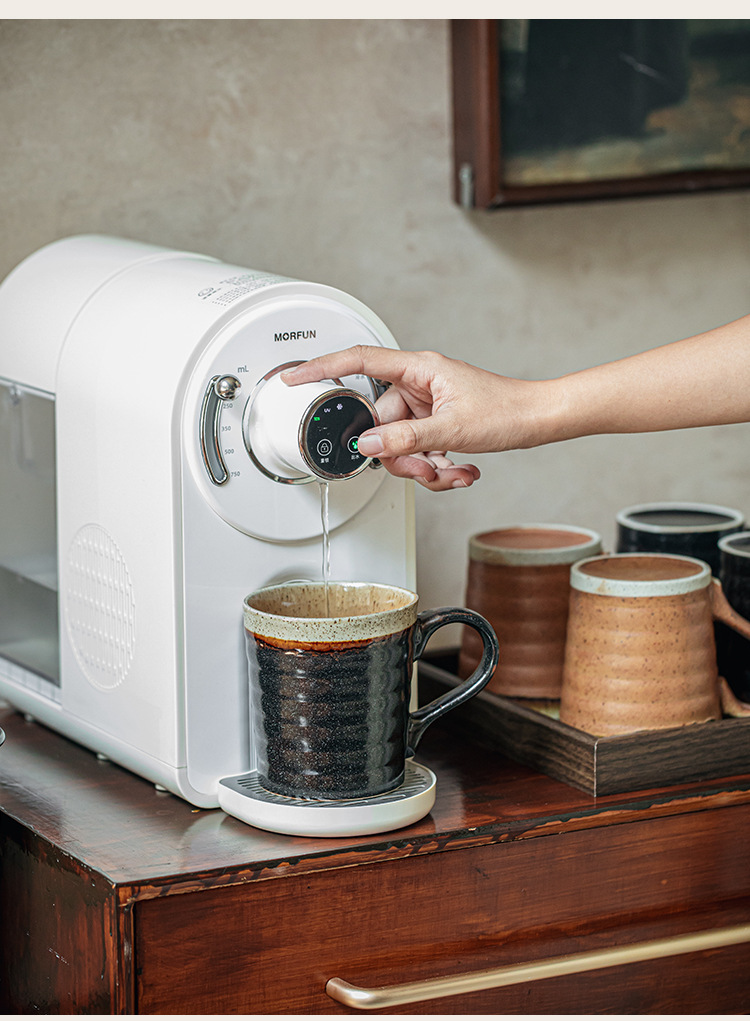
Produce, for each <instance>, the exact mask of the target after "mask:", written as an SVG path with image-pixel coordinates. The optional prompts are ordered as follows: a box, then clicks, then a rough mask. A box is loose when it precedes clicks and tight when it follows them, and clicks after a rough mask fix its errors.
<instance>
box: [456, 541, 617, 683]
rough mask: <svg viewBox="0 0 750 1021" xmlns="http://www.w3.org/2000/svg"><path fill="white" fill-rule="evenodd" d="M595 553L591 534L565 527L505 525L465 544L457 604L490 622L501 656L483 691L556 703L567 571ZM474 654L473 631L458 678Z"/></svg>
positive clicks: (597, 547)
mask: <svg viewBox="0 0 750 1021" xmlns="http://www.w3.org/2000/svg"><path fill="white" fill-rule="evenodd" d="M601 548H602V546H601V538H600V536H599V535H598V534H597V533H596V532H592V531H590V530H589V529H587V528H578V527H575V526H572V525H552V524H525V525H513V526H508V527H505V528H497V529H494V530H493V531H489V532H482V533H480V534H478V535H473V536H472V537H471V539H470V540H469V567H468V577H467V582H466V598H465V605H466V606H467V607H468V608H469V609H471V610H474V611H475V612H476V613H481V614H482V616H483V617H485V618H486V619H487V620H488V621H489V622H490V624H491V625H492V628H493V630H494V631H495V633H496V634H497V636H498V640H499V641H500V645H501V647H502V650H503V654H502V657H501V660H500V664H499V666H498V668H497V670H496V671H495V674H494V676H493V678H492V680H491V681H490V682H489V684H488V685H487V690H488V691H492V692H494V693H495V694H498V695H511V696H515V697H519V698H533V699H558V698H559V697H560V686H561V684H562V667H563V655H564V651H565V632H566V627H567V621H568V602H569V595H570V565H571V564H573V563H575V561H576V560H581V559H582V558H583V557H590V556H593V555H594V554H595V553H599V552H600V551H601ZM481 654H482V648H481V644H480V642H479V639H478V637H477V636H476V634H475V632H473V631H469V630H467V629H464V633H463V639H462V643H461V652H460V655H459V666H458V671H459V675H460V676H461V677H467V676H468V675H469V673H470V672H471V671H472V670H474V669H475V668H476V665H477V663H478V662H479V660H480V657H481Z"/></svg>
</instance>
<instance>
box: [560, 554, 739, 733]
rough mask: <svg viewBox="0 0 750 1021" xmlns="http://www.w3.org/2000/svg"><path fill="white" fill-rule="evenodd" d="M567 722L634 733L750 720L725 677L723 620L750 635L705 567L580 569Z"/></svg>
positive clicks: (575, 580) (603, 563)
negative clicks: (719, 636) (719, 625)
mask: <svg viewBox="0 0 750 1021" xmlns="http://www.w3.org/2000/svg"><path fill="white" fill-rule="evenodd" d="M570 580H571V595H570V617H569V620H568V638H567V645H566V653H565V669H564V672H563V687H562V698H561V701H560V719H561V721H562V722H563V723H568V724H570V725H571V726H573V727H577V728H578V729H579V730H584V731H586V732H588V733H589V734H595V735H613V734H627V733H632V732H634V731H639V730H661V729H665V728H669V727H680V726H684V725H685V724H688V723H704V722H706V721H708V720H716V719H719V718H720V717H721V715H722V710H723V711H724V712H725V713H727V714H729V715H738V716H741V715H748V714H750V707H749V706H743V705H742V704H740V703H739V702H738V701H737V699H736V698H734V697H733V696H732V693H731V691H730V689H729V688H728V686H727V685H726V682H722V681H721V680H720V678H719V674H718V669H717V665H716V647H715V643H714V628H713V622H714V619H718V620H721V621H723V622H724V623H726V624H727V625H728V626H729V627H731V628H734V629H736V630H738V631H739V632H741V633H742V634H744V635H745V636H748V637H750V623H748V621H746V620H744V619H743V618H742V617H740V616H739V615H738V614H737V613H735V611H734V610H732V608H731V606H730V605H729V603H728V602H727V600H726V598H725V597H724V595H723V593H722V590H721V586H720V584H719V582H718V580H716V579H714V578H712V576H711V571H710V568H709V566H708V564H706V563H705V562H704V561H702V560H697V559H695V558H692V557H676V556H670V555H668V554H641V553H623V554H612V555H609V556H599V557H592V558H590V559H587V560H583V561H580V562H579V563H577V564H574V565H573V567H572V568H571V579H570Z"/></svg>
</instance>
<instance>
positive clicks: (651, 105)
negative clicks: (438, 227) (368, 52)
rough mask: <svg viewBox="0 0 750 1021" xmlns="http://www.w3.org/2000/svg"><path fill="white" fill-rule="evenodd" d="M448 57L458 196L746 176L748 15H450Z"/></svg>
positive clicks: (507, 198) (742, 183)
mask: <svg viewBox="0 0 750 1021" xmlns="http://www.w3.org/2000/svg"><path fill="white" fill-rule="evenodd" d="M524 25H525V26H531V29H530V30H529V28H528V27H527V29H526V31H527V37H526V47H527V48H526V49H525V50H524V49H523V45H524V43H523V41H522V42H521V43H520V44H519V43H518V42H517V40H516V41H515V42H514V41H513V40H512V38H511V36H512V35H514V34H515V35H516V36H518V35H519V32H518V26H524ZM701 26H705V28H704V29H703V35H701ZM711 26H713V27H711ZM532 32H533V35H534V46H535V47H536V49H535V50H534V51H533V52H532V47H531V44H530V43H529V40H530V39H531V33H532ZM514 45H516V49H513V46H514ZM545 47H546V49H545ZM566 47H567V50H566ZM540 57H541V59H540ZM451 60H452V86H453V137H454V198H455V200H456V201H457V202H458V203H459V204H460V205H462V206H464V207H465V208H477V209H495V208H500V207H504V206H519V205H528V204H534V203H549V202H566V201H585V200H591V199H614V198H627V197H636V196H645V195H663V194H670V193H672V194H676V193H686V192H696V191H710V190H717V189H727V188H730V189H731V188H734V189H740V188H747V187H750V20H748V21H738V20H736V21H731V22H729V21H712V22H688V21H678V20H672V21H659V20H652V21H632V20H631V21H619V20H614V19H607V20H601V21H599V20H589V21H585V22H582V21H576V20H573V19H571V20H567V21H532V22H518V21H517V22H511V21H506V22H502V21H496V20H489V19H479V20H468V19H466V20H454V21H452V22H451ZM520 64H523V67H522V68H521V71H520V72H519V65H520ZM550 68H551V71H550ZM534 75H536V77H534ZM521 79H522V80H521ZM519 80H521V85H520V88H519ZM566 104H567V106H566ZM711 104H713V106H712V105H711Z"/></svg>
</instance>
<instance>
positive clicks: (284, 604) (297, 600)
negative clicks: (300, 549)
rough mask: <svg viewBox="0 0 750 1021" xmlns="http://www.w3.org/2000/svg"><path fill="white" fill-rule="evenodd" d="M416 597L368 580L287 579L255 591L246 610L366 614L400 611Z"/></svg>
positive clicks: (301, 615)
mask: <svg viewBox="0 0 750 1021" xmlns="http://www.w3.org/2000/svg"><path fill="white" fill-rule="evenodd" d="M416 600H417V596H416V593H414V592H410V591H409V590H408V589H402V588H396V587H394V586H390V585H377V584H370V583H368V582H329V584H328V586H327V592H326V585H325V584H324V583H323V582H290V583H289V584H287V585H274V586H271V587H269V588H265V589H260V590H259V591H258V592H254V593H252V594H251V595H249V596H248V597H247V599H246V600H245V606H246V607H247V608H248V609H251V610H255V611H257V612H259V613H263V614H269V615H271V616H278V617H294V618H303V619H316V618H331V617H369V616H371V615H372V614H377V613H386V612H388V611H391V610H401V609H404V608H405V607H407V606H411V605H412V604H413V603H415V602H416Z"/></svg>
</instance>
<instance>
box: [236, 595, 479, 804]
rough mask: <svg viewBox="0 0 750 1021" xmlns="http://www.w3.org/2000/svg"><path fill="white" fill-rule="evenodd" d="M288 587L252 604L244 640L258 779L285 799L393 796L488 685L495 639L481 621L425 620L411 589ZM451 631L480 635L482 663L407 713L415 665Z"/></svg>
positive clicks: (465, 615) (444, 614)
mask: <svg viewBox="0 0 750 1021" xmlns="http://www.w3.org/2000/svg"><path fill="white" fill-rule="evenodd" d="M329 599H330V610H331V613H332V615H331V616H326V615H325V589H324V586H323V585H322V584H321V583H317V584H316V583H307V582H304V583H303V582H300V583H292V584H289V585H280V586H274V587H271V588H267V589H262V590H260V591H259V592H256V593H253V594H252V595H250V596H248V597H247V599H246V600H245V634H246V648H247V657H248V665H249V678H250V701H251V714H252V721H251V722H252V728H253V737H254V743H255V747H256V752H257V768H258V776H259V780H260V782H261V784H262V785H263V786H264V787H265V788H266V789H267V790H270V791H273V792H275V793H277V794H283V795H286V796H288V797H306V798H318V799H326V800H346V799H353V798H363V797H371V796H374V795H377V794H383V793H385V792H387V791H390V790H394V789H395V788H397V787H398V786H399V785H400V784H401V783H402V781H403V777H404V768H405V760H406V758H407V757H409V756H411V755H412V754H413V753H414V751H415V749H416V746H417V744H418V742H419V740H420V738H421V736H422V734H423V733H424V731H425V730H426V728H427V727H428V726H429V725H430V723H432V722H434V720H435V719H437V718H438V717H439V716H441V715H443V713H445V712H447V711H448V710H449V709H452V708H454V707H455V706H457V705H460V704H461V703H462V702H464V701H466V699H468V698H470V697H471V696H472V695H474V694H476V693H477V692H478V691H480V690H481V689H482V688H483V687H484V685H485V684H486V683H487V681H488V679H489V677H490V676H491V674H492V671H493V670H494V668H495V665H496V663H497V658H498V648H497V639H496V638H495V635H494V633H493V632H492V629H491V628H490V626H489V625H488V624H487V622H486V621H485V620H484V619H483V618H482V617H480V616H479V615H478V614H473V613H471V612H469V611H467V610H462V609H458V608H442V609H439V610H433V611H425V612H423V613H418V612H417V596H416V595H415V594H414V593H413V592H409V591H408V590H407V589H400V588H395V587H393V586H385V585H375V584H370V583H350V584H347V583H339V582H335V583H331V584H330V585H329ZM449 623H462V624H468V625H470V626H472V627H475V628H477V630H478V631H480V633H481V634H482V639H483V643H484V649H485V655H484V658H483V660H482V663H481V664H480V665H479V666H478V668H477V670H476V671H475V672H474V673H473V674H472V676H471V677H470V678H469V679H468V680H467V681H466V682H465V683H464V684H462V685H460V686H459V687H458V688H457V689H455V690H454V691H452V692H449V693H447V694H446V695H443V696H441V697H440V698H438V699H436V700H435V701H434V702H431V703H430V704H429V705H428V706H424V707H422V708H420V709H417V710H416V711H414V712H411V713H410V712H409V703H410V698H411V678H412V668H413V664H414V662H415V661H416V660H417V659H419V657H420V656H421V654H422V651H423V649H424V647H425V644H426V642H427V640H428V638H429V637H430V635H431V634H432V633H433V632H434V631H435V630H436V629H437V628H439V627H442V626H443V625H444V624H449Z"/></svg>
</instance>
